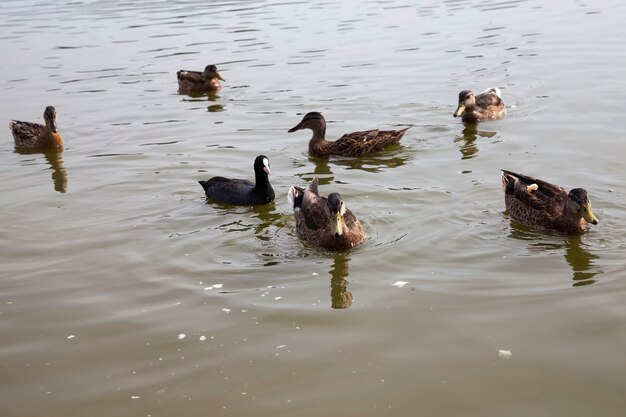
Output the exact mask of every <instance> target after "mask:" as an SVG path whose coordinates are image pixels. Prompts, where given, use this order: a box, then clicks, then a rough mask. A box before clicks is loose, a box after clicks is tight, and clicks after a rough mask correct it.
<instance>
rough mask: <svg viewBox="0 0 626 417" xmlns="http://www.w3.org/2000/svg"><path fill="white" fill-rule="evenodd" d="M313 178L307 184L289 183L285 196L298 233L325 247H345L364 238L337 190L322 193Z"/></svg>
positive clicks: (356, 220)
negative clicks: (301, 185) (326, 195)
mask: <svg viewBox="0 0 626 417" xmlns="http://www.w3.org/2000/svg"><path fill="white" fill-rule="evenodd" d="M317 187H318V180H317V178H314V179H313V181H311V183H310V184H309V186H308V187H306V188H302V187H297V186H292V187H291V188H290V189H289V193H288V198H289V202H290V203H291V205H292V207H293V214H294V216H295V218H296V231H297V232H298V235H299V236H300V237H302V238H303V239H304V240H306V241H308V242H309V243H311V244H313V245H315V246H319V247H321V248H324V249H328V250H346V249H350V248H352V247H353V246H355V245H358V244H359V243H361V242H363V241H364V240H365V230H364V229H363V226H361V223H360V222H359V220H358V219H357V218H356V216H355V215H354V214H352V212H351V211H350V210H348V209H347V208H346V205H345V204H344V202H343V200H342V199H341V195H339V194H338V193H332V194H329V195H328V197H322V196H320V195H319V192H318V191H317Z"/></svg>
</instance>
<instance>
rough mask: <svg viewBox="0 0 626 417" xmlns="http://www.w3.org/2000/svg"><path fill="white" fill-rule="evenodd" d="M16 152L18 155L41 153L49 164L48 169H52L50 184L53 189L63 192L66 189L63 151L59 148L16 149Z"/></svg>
mask: <svg viewBox="0 0 626 417" xmlns="http://www.w3.org/2000/svg"><path fill="white" fill-rule="evenodd" d="M15 152H16V153H19V154H20V155H33V156H34V155H41V154H43V156H44V157H45V158H46V161H47V162H48V165H50V169H51V170H52V175H51V178H52V184H53V186H54V190H55V191H58V192H60V193H64V192H66V191H67V170H66V169H65V165H64V163H63V153H62V152H61V150H57V149H46V150H36V149H30V150H26V149H16V150H15Z"/></svg>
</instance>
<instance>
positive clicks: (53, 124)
mask: <svg viewBox="0 0 626 417" xmlns="http://www.w3.org/2000/svg"><path fill="white" fill-rule="evenodd" d="M50 130H51V131H52V133H57V131H58V130H59V129H58V127H57V121H56V120H50Z"/></svg>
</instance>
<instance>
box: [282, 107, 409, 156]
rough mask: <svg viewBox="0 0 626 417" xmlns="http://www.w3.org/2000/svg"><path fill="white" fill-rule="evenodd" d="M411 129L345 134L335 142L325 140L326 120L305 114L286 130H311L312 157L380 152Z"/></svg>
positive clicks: (320, 115) (310, 146)
mask: <svg viewBox="0 0 626 417" xmlns="http://www.w3.org/2000/svg"><path fill="white" fill-rule="evenodd" d="M410 128H411V127H407V128H405V129H401V130H366V131H363V132H353V133H346V134H345V135H343V136H342V137H340V138H339V139H337V140H336V141H334V142H333V141H328V140H326V120H325V119H324V116H322V114H321V113H318V112H311V113H307V114H306V115H305V116H304V118H303V119H302V121H301V122H300V123H298V124H297V125H296V126H294V127H292V128H291V129H289V130H288V132H295V131H296V130H301V129H311V130H312V131H313V137H312V138H311V140H310V141H309V153H310V154H311V155H313V156H328V155H341V156H362V155H367V154H370V153H373V152H376V151H380V150H382V149H383V148H385V147H386V146H388V145H391V144H396V143H398V142H400V139H402V136H404V134H405V133H406V131H407V130H409V129H410Z"/></svg>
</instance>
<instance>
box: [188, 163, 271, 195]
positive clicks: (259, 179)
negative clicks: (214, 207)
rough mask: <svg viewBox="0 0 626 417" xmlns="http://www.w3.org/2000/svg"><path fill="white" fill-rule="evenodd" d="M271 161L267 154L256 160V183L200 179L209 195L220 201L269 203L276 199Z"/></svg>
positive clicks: (220, 178) (216, 178)
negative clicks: (272, 183)
mask: <svg viewBox="0 0 626 417" xmlns="http://www.w3.org/2000/svg"><path fill="white" fill-rule="evenodd" d="M269 174H270V161H269V159H268V158H267V156H265V155H259V156H257V157H256V159H255V160H254V177H255V183H253V182H251V181H248V180H241V179H230V178H224V177H213V178H211V179H209V180H208V181H198V183H199V184H200V185H201V186H202V188H204V192H205V193H206V195H207V197H209V198H210V199H212V200H213V201H216V202H218V203H224V204H235V205H242V206H249V205H256V204H267V203H269V202H272V201H274V189H273V188H272V186H271V185H270V181H269V178H268V175H269Z"/></svg>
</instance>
